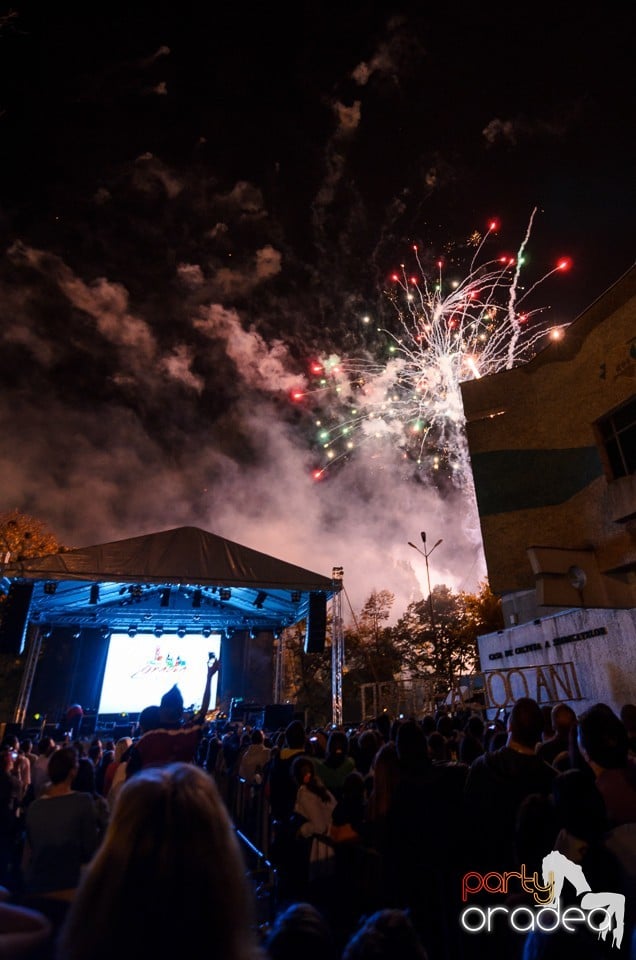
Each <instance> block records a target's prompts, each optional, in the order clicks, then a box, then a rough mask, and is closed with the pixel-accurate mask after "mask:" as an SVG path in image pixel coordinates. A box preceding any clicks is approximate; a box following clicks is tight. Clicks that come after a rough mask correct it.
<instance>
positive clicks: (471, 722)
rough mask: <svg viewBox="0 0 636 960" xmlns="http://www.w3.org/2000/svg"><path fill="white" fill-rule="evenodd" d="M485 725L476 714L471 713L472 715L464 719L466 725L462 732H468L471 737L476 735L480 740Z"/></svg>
mask: <svg viewBox="0 0 636 960" xmlns="http://www.w3.org/2000/svg"><path fill="white" fill-rule="evenodd" d="M485 729H486V727H485V725H484V721H483V720H482V718H481V717H479V716H477V714H473V716H472V717H469V718H468V720H467V721H466V726H465V727H464V732H465V733H469V734H470V735H471V736H472V737H477V739H478V740H481V739H482V737H483V735H484V731H485Z"/></svg>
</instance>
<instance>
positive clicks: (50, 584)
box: [44, 580, 57, 594]
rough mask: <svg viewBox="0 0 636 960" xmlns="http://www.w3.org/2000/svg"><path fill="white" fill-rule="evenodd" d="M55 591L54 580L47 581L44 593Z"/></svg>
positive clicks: (55, 584)
mask: <svg viewBox="0 0 636 960" xmlns="http://www.w3.org/2000/svg"><path fill="white" fill-rule="evenodd" d="M56 590H57V583H56V581H55V580H47V582H46V583H45V584H44V592H45V593H48V594H52V593H55V591H56Z"/></svg>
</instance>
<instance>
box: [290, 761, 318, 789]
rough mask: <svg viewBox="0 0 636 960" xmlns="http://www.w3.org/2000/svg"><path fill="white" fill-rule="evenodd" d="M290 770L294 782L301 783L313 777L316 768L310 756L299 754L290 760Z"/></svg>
mask: <svg viewBox="0 0 636 960" xmlns="http://www.w3.org/2000/svg"><path fill="white" fill-rule="evenodd" d="M291 772H292V776H293V778H294V780H295V781H296V783H298V784H301V783H303V782H305V780H306V779H313V777H314V775H315V772H316V768H315V767H314V762H313V760H312V759H311V757H305V756H302V755H299V756H297V757H294V759H293V761H292V766H291Z"/></svg>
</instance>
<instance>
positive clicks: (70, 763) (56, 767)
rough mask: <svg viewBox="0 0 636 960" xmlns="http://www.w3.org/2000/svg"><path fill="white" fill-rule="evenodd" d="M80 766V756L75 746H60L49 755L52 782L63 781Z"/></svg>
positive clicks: (49, 770)
mask: <svg viewBox="0 0 636 960" xmlns="http://www.w3.org/2000/svg"><path fill="white" fill-rule="evenodd" d="M89 763H90V761H89ZM78 766H79V757H78V754H77V750H76V749H75V747H60V749H59V750H55V751H54V752H53V753H52V754H51V756H50V757H49V762H48V772H49V779H50V781H51V783H54V784H57V783H62V782H63V781H64V780H66V778H67V777H68V775H69V773H70V772H71V771H72V770H77V769H78ZM91 766H92V764H91Z"/></svg>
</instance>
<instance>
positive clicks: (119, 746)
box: [113, 737, 132, 763]
mask: <svg viewBox="0 0 636 960" xmlns="http://www.w3.org/2000/svg"><path fill="white" fill-rule="evenodd" d="M130 746H132V737H120V738H119V740H118V741H117V743H116V744H115V752H114V755H113V759H114V760H115V761H116V762H117V763H119V762H120V760H121V758H122V757H123V755H124V754H125V753H126V750H128V748H129V747H130Z"/></svg>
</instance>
